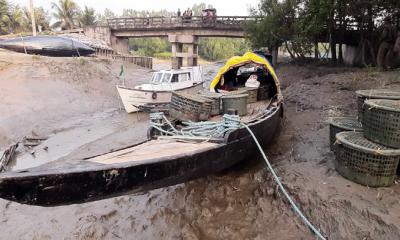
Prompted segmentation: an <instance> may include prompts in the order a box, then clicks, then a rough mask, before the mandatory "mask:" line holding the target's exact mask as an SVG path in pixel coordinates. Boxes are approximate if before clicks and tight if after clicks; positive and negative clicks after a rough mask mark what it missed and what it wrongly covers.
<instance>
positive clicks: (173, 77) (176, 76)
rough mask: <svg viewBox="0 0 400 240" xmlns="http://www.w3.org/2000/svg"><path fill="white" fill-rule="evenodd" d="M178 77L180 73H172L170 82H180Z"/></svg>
mask: <svg viewBox="0 0 400 240" xmlns="http://www.w3.org/2000/svg"><path fill="white" fill-rule="evenodd" d="M179 78H180V75H178V74H174V75H172V78H171V82H172V83H176V82H180V80H179Z"/></svg>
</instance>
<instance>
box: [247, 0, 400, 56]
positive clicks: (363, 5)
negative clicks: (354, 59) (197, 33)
mask: <svg viewBox="0 0 400 240" xmlns="http://www.w3.org/2000/svg"><path fill="white" fill-rule="evenodd" d="M399 7H400V1H398V0H374V1H371V0H357V1H352V0H261V1H260V5H259V7H258V9H254V10H253V12H252V14H253V15H256V16H261V17H262V19H261V20H260V21H257V22H252V23H249V24H246V26H245V28H246V31H247V34H248V37H249V39H250V41H251V43H252V46H253V47H256V48H259V47H268V48H273V49H276V48H277V47H279V46H282V45H283V46H284V47H285V48H286V50H287V51H288V52H289V54H290V55H291V56H292V57H293V58H295V57H305V56H306V55H310V54H311V53H312V48H313V47H314V46H316V48H317V49H318V45H317V44H316V42H317V39H318V38H319V37H321V34H324V35H322V36H324V37H325V38H326V39H327V40H328V39H332V38H330V37H329V36H330V35H331V34H332V33H333V32H335V34H339V36H340V34H344V31H345V30H346V29H347V28H348V26H350V25H356V26H357V27H358V28H359V29H362V30H364V31H365V32H363V34H364V35H365V36H366V37H368V36H369V35H371V33H373V30H374V29H377V28H378V27H379V25H380V24H381V22H382V19H383V18H384V17H386V16H395V15H396V14H398V13H396V11H398V9H399ZM338 39H340V37H339V38H338ZM339 41H340V40H339ZM331 44H332V46H333V44H336V43H335V42H331ZM339 44H341V42H339ZM330 48H331V49H332V48H333V49H336V48H335V47H330ZM339 53H340V51H339Z"/></svg>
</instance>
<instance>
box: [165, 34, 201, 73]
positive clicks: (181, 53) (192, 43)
mask: <svg viewBox="0 0 400 240" xmlns="http://www.w3.org/2000/svg"><path fill="white" fill-rule="evenodd" d="M168 40H169V42H170V43H171V45H172V59H171V61H172V68H173V69H179V68H181V67H192V66H197V57H198V37H197V36H193V35H168Z"/></svg>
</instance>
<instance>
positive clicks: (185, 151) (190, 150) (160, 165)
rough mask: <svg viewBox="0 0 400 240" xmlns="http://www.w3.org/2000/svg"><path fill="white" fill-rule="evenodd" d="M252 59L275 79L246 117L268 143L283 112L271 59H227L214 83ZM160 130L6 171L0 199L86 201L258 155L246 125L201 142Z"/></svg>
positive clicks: (166, 182) (148, 187) (47, 202)
mask: <svg viewBox="0 0 400 240" xmlns="http://www.w3.org/2000/svg"><path fill="white" fill-rule="evenodd" d="M247 63H257V64H261V65H264V66H266V69H267V70H268V71H269V72H270V73H271V74H272V77H273V78H270V79H269V81H273V83H274V91H275V92H274V97H272V98H270V99H266V100H263V101H258V102H256V103H252V104H253V105H252V104H250V105H249V109H250V111H249V112H250V113H251V114H248V115H247V116H245V117H243V118H242V121H244V122H246V124H247V125H248V126H249V127H250V129H251V130H252V131H253V132H254V133H255V135H256V137H257V138H258V141H259V142H260V143H261V145H264V146H265V145H266V144H268V143H270V142H271V141H272V140H273V138H274V136H275V135H276V133H277V132H278V131H279V128H280V123H281V120H282V115H283V109H282V95H281V92H280V88H279V81H278V79H277V77H276V75H275V72H274V70H273V69H272V67H271V66H270V65H269V63H268V62H267V61H266V60H265V59H264V58H262V57H260V56H257V55H255V54H252V53H248V54H245V55H244V56H243V57H240V59H238V58H236V59H234V61H228V63H227V65H226V66H224V67H223V68H222V69H221V70H220V72H219V73H218V75H217V77H216V78H215V79H214V81H213V83H212V84H211V86H216V85H218V82H219V81H220V80H221V76H222V75H223V74H224V73H226V72H227V71H229V70H230V69H231V68H232V66H235V67H239V66H240V65H243V64H247ZM271 79H272V80H271ZM226 80H227V79H225V81H226ZM219 85H221V84H219ZM155 133H156V131H154V129H153V130H151V131H150V134H149V136H151V137H150V138H149V139H148V140H146V141H144V142H142V143H140V144H136V145H134V146H130V147H128V148H125V149H121V150H118V151H114V152H111V153H108V154H105V155H101V156H96V157H92V158H88V159H82V160H71V161H54V162H50V163H47V164H44V165H41V166H37V167H34V168H29V169H25V170H19V171H10V172H5V173H2V174H0V197H1V198H4V199H8V200H11V201H16V202H19V203H24V204H33V205H41V206H55V205H65V204H74V203H82V202H88V201H94V200H99V199H104V198H109V197H114V196H119V195H122V194H126V193H134V192H143V191H147V190H151V189H155V188H159V187H164V186H169V185H173V184H177V183H182V182H185V181H188V180H191V179H194V178H198V177H202V176H206V175H209V174H212V173H216V172H218V171H221V170H223V169H226V168H229V167H231V166H232V165H234V164H236V163H238V162H240V161H243V160H246V159H248V158H250V157H252V156H254V155H256V154H258V151H257V148H256V145H255V144H254V141H253V139H252V138H251V136H250V134H249V132H248V131H247V130H246V129H245V128H244V127H240V128H237V129H233V130H230V131H228V132H227V133H226V134H225V135H224V136H223V137H222V138H220V139H219V140H215V141H214V140H213V141H201V142H193V141H179V140H178V141H177V140H174V139H173V138H167V137H159V136H154V134H155Z"/></svg>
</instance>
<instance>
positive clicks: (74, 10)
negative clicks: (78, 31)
mask: <svg viewBox="0 0 400 240" xmlns="http://www.w3.org/2000/svg"><path fill="white" fill-rule="evenodd" d="M51 7H52V8H53V9H54V10H55V12H54V13H53V17H54V18H56V19H57V20H58V21H57V22H55V23H54V24H53V25H52V27H61V29H73V28H74V27H75V26H76V22H77V20H78V17H79V7H78V5H77V4H76V3H75V2H74V1H73V0H59V1H58V4H57V3H54V2H53V3H51Z"/></svg>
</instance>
